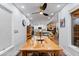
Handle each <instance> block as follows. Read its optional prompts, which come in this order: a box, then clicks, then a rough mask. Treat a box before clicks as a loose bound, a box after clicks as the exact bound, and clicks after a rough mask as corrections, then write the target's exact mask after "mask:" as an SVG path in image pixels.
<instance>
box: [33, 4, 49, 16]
mask: <svg viewBox="0 0 79 59" xmlns="http://www.w3.org/2000/svg"><path fill="white" fill-rule="evenodd" d="M46 8H47V3H43V5H40V7H39V9H40V11H38V12H34V13H32V14H38V13H39V14H42V15H44V16H49V15H48V14H47V13H44V10H45V9H46Z"/></svg>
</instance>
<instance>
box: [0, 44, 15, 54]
mask: <svg viewBox="0 0 79 59" xmlns="http://www.w3.org/2000/svg"><path fill="white" fill-rule="evenodd" d="M13 47H14V45H11V46H9V47H8V48H6V49H5V50H2V51H0V55H2V54H4V53H6V52H7V51H8V50H10V49H12V48H13Z"/></svg>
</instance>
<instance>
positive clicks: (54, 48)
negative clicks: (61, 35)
mask: <svg viewBox="0 0 79 59" xmlns="http://www.w3.org/2000/svg"><path fill="white" fill-rule="evenodd" d="M34 37H35V36H34ZM37 39H38V37H35V38H32V39H28V40H27V41H26V43H25V44H24V46H22V47H21V49H20V51H21V55H22V56H28V55H29V53H34V52H38V53H49V55H50V56H59V55H60V52H61V51H62V48H60V47H59V45H58V44H56V43H55V42H53V41H52V40H50V39H49V38H48V37H47V36H42V38H41V39H43V42H42V43H40V42H39V41H38V40H37Z"/></svg>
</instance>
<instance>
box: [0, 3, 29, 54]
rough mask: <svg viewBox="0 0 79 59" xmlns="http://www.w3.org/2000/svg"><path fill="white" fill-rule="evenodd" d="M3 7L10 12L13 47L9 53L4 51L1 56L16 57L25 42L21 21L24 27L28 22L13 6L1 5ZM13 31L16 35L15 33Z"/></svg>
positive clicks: (24, 29)
mask: <svg viewBox="0 0 79 59" xmlns="http://www.w3.org/2000/svg"><path fill="white" fill-rule="evenodd" d="M1 5H3V6H4V7H6V8H8V9H9V10H11V11H12V19H11V20H12V39H11V40H12V44H13V45H14V47H13V48H12V49H10V50H9V51H6V52H5V53H4V54H2V55H16V54H17V53H18V51H19V47H20V46H21V45H22V44H24V43H25V40H26V27H23V26H22V20H23V19H25V21H26V26H27V24H29V23H30V22H29V20H28V19H27V18H26V17H25V16H24V15H23V14H22V13H21V12H20V11H19V10H18V9H17V8H16V7H15V6H14V5H13V4H1ZM15 31H16V32H17V33H15Z"/></svg>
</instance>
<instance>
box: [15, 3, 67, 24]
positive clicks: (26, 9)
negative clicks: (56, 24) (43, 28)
mask: <svg viewBox="0 0 79 59" xmlns="http://www.w3.org/2000/svg"><path fill="white" fill-rule="evenodd" d="M15 5H16V6H17V7H18V8H19V9H20V10H21V11H22V12H23V13H24V15H25V16H28V18H30V21H31V23H32V24H33V25H35V24H47V23H48V21H49V19H48V16H44V15H41V14H32V13H34V12H38V11H39V6H40V5H41V3H16V4H15ZM58 5H60V7H57V6H58ZM65 5H66V3H48V4H47V8H46V10H45V11H44V12H45V13H48V14H51V13H54V14H55V13H57V12H59V11H60V10H61V9H62V8H63V7H64V6H65Z"/></svg>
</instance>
